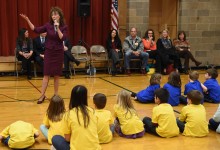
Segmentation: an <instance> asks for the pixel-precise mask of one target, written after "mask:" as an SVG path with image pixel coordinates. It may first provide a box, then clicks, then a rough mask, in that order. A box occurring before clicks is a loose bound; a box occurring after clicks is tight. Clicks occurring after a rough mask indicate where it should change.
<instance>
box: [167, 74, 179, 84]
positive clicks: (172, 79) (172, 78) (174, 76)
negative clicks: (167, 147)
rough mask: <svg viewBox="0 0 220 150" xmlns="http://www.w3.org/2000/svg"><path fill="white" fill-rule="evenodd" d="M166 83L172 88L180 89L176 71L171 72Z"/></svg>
mask: <svg viewBox="0 0 220 150" xmlns="http://www.w3.org/2000/svg"><path fill="white" fill-rule="evenodd" d="M168 83H169V84H170V85H173V86H176V87H181V79H180V74H179V73H178V72H176V71H173V72H171V73H170V75H169V77H168Z"/></svg>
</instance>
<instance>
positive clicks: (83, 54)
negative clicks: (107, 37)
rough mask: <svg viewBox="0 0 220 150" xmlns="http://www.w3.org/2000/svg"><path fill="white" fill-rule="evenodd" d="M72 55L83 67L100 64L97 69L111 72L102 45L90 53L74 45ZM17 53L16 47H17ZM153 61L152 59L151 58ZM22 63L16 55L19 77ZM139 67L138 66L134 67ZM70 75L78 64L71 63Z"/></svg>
mask: <svg viewBox="0 0 220 150" xmlns="http://www.w3.org/2000/svg"><path fill="white" fill-rule="evenodd" d="M71 53H72V55H73V56H74V57H75V58H76V59H77V60H79V61H80V64H83V65H85V66H84V67H83V69H85V68H86V67H87V69H91V68H90V67H91V66H93V67H96V66H97V65H98V66H99V67H98V68H97V69H103V70H106V71H107V72H108V73H109V74H111V63H112V61H111V59H109V58H108V52H107V50H106V49H105V48H104V47H103V46H102V45H93V46H91V47H90V51H89V53H88V51H87V49H86V48H85V47H84V46H79V45H77V46H73V47H72V49H71ZM15 54H16V49H15ZM123 61H124V58H122V59H121V62H122V65H123ZM132 61H135V62H139V63H141V61H140V59H132ZM150 61H151V60H150ZM19 63H21V62H20V61H18V60H17V57H16V56H15V71H16V75H17V77H18V64H19ZM32 64H33V66H34V76H35V77H37V73H36V72H37V71H36V70H37V69H36V68H37V67H36V63H35V62H34V61H32ZM134 69H137V68H134ZM69 71H70V75H72V71H73V74H74V75H75V74H76V66H74V64H73V63H70V67H69Z"/></svg>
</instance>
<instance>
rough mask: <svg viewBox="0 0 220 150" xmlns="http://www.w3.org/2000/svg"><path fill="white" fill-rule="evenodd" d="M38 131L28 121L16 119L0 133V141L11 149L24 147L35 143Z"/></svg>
mask: <svg viewBox="0 0 220 150" xmlns="http://www.w3.org/2000/svg"><path fill="white" fill-rule="evenodd" d="M38 136H39V132H38V130H37V129H35V128H34V126H33V125H32V124H30V123H27V122H24V121H16V122H14V123H12V124H11V125H9V126H8V127H6V128H5V129H4V130H3V131H2V132H1V134H0V141H2V142H3V143H4V144H5V145H7V146H9V147H10V148H12V149H25V148H28V147H30V146H32V145H33V144H34V143H35V138H37V137H38Z"/></svg>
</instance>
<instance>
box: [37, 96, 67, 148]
mask: <svg viewBox="0 0 220 150" xmlns="http://www.w3.org/2000/svg"><path fill="white" fill-rule="evenodd" d="M64 113H65V104H64V101H63V99H62V98H61V97H60V96H58V95H54V96H53V97H52V98H51V100H50V104H49V106H48V108H47V112H46V114H45V116H44V119H43V124H41V126H40V130H41V132H42V133H43V135H44V137H45V138H46V139H47V140H48V143H49V144H52V141H51V140H52V137H53V136H54V135H61V136H64V133H63V132H62V130H61V129H62V125H61V124H62V120H63V115H64Z"/></svg>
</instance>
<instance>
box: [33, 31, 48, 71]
mask: <svg viewBox="0 0 220 150" xmlns="http://www.w3.org/2000/svg"><path fill="white" fill-rule="evenodd" d="M46 36H47V33H46V32H45V33H41V34H40V35H39V36H38V37H36V38H34V40H33V43H34V60H35V61H36V63H37V64H38V65H39V66H40V67H41V70H42V72H43V71H44V51H45V41H46Z"/></svg>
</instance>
